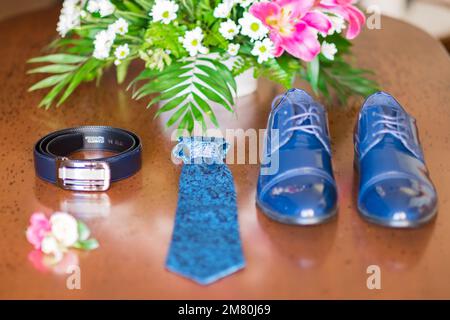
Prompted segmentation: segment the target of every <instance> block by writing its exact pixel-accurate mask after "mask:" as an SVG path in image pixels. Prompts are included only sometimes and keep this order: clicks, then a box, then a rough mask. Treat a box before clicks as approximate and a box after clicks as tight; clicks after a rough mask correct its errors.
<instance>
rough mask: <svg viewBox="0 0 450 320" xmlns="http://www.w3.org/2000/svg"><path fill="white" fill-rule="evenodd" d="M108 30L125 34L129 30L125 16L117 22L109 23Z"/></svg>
mask: <svg viewBox="0 0 450 320" xmlns="http://www.w3.org/2000/svg"><path fill="white" fill-rule="evenodd" d="M108 30H109V31H110V32H113V33H116V34H120V35H122V36H123V35H125V34H126V33H127V32H128V22H127V21H126V20H125V19H123V18H119V19H118V20H117V21H116V22H114V23H113V24H111V25H109V27H108Z"/></svg>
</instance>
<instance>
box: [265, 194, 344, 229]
mask: <svg viewBox="0 0 450 320" xmlns="http://www.w3.org/2000/svg"><path fill="white" fill-rule="evenodd" d="M256 205H257V206H258V207H259V208H260V209H261V211H262V212H263V213H264V214H265V215H266V216H268V217H269V218H270V219H272V220H275V221H277V222H280V223H283V224H288V225H296V226H315V225H320V224H324V223H326V222H329V221H330V220H332V219H333V218H335V217H336V216H337V212H338V208H337V207H336V209H334V210H333V211H331V212H330V213H329V214H327V215H325V216H324V217H321V218H309V219H308V218H292V217H283V216H281V215H280V214H278V213H275V212H274V211H272V210H270V209H267V208H266V207H265V206H264V205H263V204H262V203H261V202H260V201H259V200H258V199H256Z"/></svg>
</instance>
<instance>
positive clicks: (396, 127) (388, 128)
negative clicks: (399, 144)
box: [372, 113, 409, 140]
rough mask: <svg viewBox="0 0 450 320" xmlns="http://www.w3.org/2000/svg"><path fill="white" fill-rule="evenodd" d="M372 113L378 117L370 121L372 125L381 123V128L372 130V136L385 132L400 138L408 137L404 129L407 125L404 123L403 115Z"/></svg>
mask: <svg viewBox="0 0 450 320" xmlns="http://www.w3.org/2000/svg"><path fill="white" fill-rule="evenodd" d="M374 115H375V116H378V117H379V118H380V119H379V120H377V121H374V122H373V123H372V127H376V126H377V125H379V124H382V125H383V128H382V129H380V130H378V131H376V132H374V133H373V134H372V136H373V137H376V136H378V135H382V134H386V133H389V134H391V135H393V136H394V137H396V138H398V139H400V140H402V139H407V138H408V137H409V135H408V133H407V131H406V129H407V128H408V127H407V125H406V123H405V120H406V118H405V117H399V116H388V115H385V114H381V113H374Z"/></svg>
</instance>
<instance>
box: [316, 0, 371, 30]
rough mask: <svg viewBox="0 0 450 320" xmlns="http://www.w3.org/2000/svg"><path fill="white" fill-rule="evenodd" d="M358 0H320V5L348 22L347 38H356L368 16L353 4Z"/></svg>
mask: <svg viewBox="0 0 450 320" xmlns="http://www.w3.org/2000/svg"><path fill="white" fill-rule="evenodd" d="M356 2H358V1H357V0H320V1H318V6H319V7H321V8H323V9H326V10H327V11H330V12H333V13H336V14H338V15H340V16H342V17H343V18H344V19H345V20H346V21H347V22H348V31H347V34H346V37H347V39H354V38H356V37H357V36H358V34H359V33H360V32H361V26H362V25H364V23H365V22H366V17H365V16H364V13H362V12H361V11H360V10H359V9H358V8H357V7H355V6H354V5H353V4H354V3H356Z"/></svg>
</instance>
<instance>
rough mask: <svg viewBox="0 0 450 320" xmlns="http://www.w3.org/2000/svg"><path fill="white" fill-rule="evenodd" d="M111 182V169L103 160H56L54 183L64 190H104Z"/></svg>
mask: <svg viewBox="0 0 450 320" xmlns="http://www.w3.org/2000/svg"><path fill="white" fill-rule="evenodd" d="M110 184H111V169H110V168H109V164H108V163H107V162H105V161H95V160H70V159H68V158H65V157H63V158H58V159H57V160H56V185H57V186H59V187H61V188H62V189H65V190H75V191H106V190H108V189H109V186H110Z"/></svg>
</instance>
